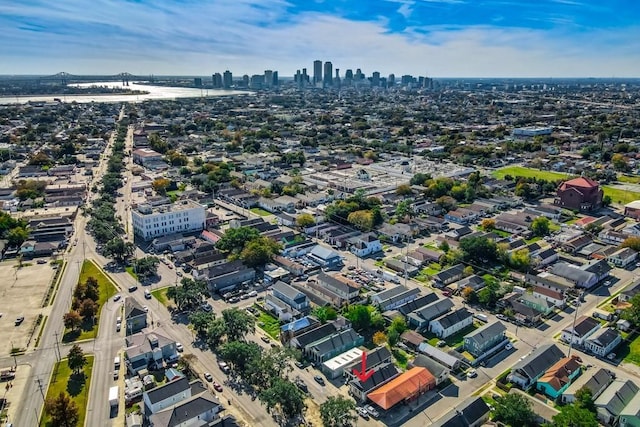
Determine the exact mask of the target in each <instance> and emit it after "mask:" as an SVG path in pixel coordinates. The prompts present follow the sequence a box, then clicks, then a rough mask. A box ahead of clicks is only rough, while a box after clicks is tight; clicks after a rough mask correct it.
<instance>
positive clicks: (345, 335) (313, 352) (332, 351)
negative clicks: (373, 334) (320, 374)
mask: <svg viewBox="0 0 640 427" xmlns="http://www.w3.org/2000/svg"><path fill="white" fill-rule="evenodd" d="M363 343H364V338H363V337H362V335H359V334H358V333H357V332H356V331H354V330H353V329H352V328H348V329H344V330H341V331H338V332H336V333H334V334H331V335H329V336H327V337H324V338H322V339H320V340H318V341H315V342H313V343H311V344H309V345H307V346H306V347H305V348H304V354H305V355H306V356H307V357H308V358H309V359H311V360H313V361H314V362H317V363H322V362H325V361H327V360H329V359H331V358H332V357H334V356H337V355H338V354H340V353H343V352H345V351H347V350H350V349H352V348H354V347H358V346H360V345H362V344H363Z"/></svg>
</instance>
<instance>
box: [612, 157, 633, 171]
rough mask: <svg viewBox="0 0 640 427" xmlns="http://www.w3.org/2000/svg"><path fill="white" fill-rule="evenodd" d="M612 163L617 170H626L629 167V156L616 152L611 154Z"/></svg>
mask: <svg viewBox="0 0 640 427" xmlns="http://www.w3.org/2000/svg"><path fill="white" fill-rule="evenodd" d="M611 164H612V165H613V168H614V169H615V170H617V171H626V170H627V169H629V162H628V161H627V158H626V157H625V156H624V155H622V154H620V153H616V154H614V155H613V156H611Z"/></svg>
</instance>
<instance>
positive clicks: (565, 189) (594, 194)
mask: <svg viewBox="0 0 640 427" xmlns="http://www.w3.org/2000/svg"><path fill="white" fill-rule="evenodd" d="M602 196H603V191H602V189H601V188H600V184H598V182H597V181H594V180H592V179H591V178H587V177H586V176H581V177H579V178H574V179H570V180H569V181H565V182H563V183H562V184H560V187H558V192H557V196H556V199H555V200H554V203H555V204H556V205H558V206H561V207H563V208H567V209H575V210H579V211H592V210H597V209H599V208H600V207H602Z"/></svg>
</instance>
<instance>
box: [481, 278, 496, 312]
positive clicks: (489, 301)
mask: <svg viewBox="0 0 640 427" xmlns="http://www.w3.org/2000/svg"><path fill="white" fill-rule="evenodd" d="M485 283H486V285H485V287H484V288H482V289H480V290H479V291H478V302H480V304H482V305H485V306H490V305H493V304H494V303H495V302H496V301H497V300H498V299H499V297H500V296H499V294H498V292H499V291H500V284H499V283H498V282H497V281H495V280H485Z"/></svg>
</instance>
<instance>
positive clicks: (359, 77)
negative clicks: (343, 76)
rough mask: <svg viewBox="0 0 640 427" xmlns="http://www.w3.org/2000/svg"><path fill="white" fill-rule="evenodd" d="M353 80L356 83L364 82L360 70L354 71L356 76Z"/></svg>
mask: <svg viewBox="0 0 640 427" xmlns="http://www.w3.org/2000/svg"><path fill="white" fill-rule="evenodd" d="M354 80H356V81H360V80H364V74H362V70H360V68H357V69H356V75H355V76H354Z"/></svg>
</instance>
